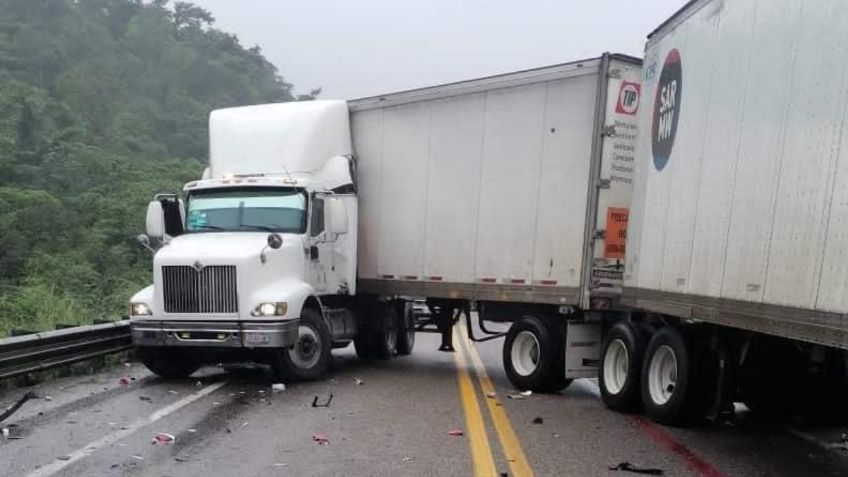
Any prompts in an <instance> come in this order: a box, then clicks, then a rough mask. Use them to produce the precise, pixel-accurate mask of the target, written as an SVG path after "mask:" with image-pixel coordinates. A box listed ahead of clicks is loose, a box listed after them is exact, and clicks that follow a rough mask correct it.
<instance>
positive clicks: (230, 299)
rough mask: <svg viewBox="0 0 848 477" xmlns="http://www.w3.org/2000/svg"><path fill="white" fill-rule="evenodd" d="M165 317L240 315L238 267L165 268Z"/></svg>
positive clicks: (163, 282)
mask: <svg viewBox="0 0 848 477" xmlns="http://www.w3.org/2000/svg"><path fill="white" fill-rule="evenodd" d="M162 289H163V291H164V297H165V313H210V314H211V313H238V288H237V287H236V267H234V266H232V265H210V266H208V267H203V268H201V269H200V270H197V269H195V268H194V267H190V266H173V265H169V266H164V267H162Z"/></svg>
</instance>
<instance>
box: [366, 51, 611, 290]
mask: <svg viewBox="0 0 848 477" xmlns="http://www.w3.org/2000/svg"><path fill="white" fill-rule="evenodd" d="M599 63H600V62H599V61H598V60H597V59H595V60H587V61H586V62H583V63H581V64H572V65H567V67H562V66H560V67H556V68H552V69H551V70H549V71H548V70H545V69H541V70H537V72H535V73H533V74H529V75H524V76H521V75H519V76H518V77H516V76H515V75H513V76H505V77H503V78H502V80H501V81H499V80H497V78H495V79H492V80H484V81H483V82H482V83H480V84H477V85H474V84H469V85H468V86H467V88H463V87H462V85H461V84H460V85H458V86H457V85H448V86H447V87H440V88H435V89H433V90H432V91H430V92H429V93H428V92H427V90H422V91H423V92H422V93H421V97H420V98H419V99H415V98H414V96H415V94H414V92H413V94H412V96H413V98H412V99H409V98H407V95H404V94H403V93H401V94H399V95H397V96H400V98H397V97H394V98H393V95H389V96H387V97H385V98H383V99H382V100H381V99H369V100H363V101H358V102H352V103H351V111H352V113H351V114H352V116H351V119H352V129H353V138H354V148H355V151H356V155H357V160H358V178H359V196H360V230H359V239H360V245H359V279H360V283H366V284H367V283H368V282H369V281H371V282H373V281H386V282H392V283H394V284H395V285H396V284H397V282H404V283H406V284H407V288H405V289H406V290H409V291H417V292H418V293H424V292H427V291H428V290H427V289H426V288H425V287H423V286H421V284H422V283H424V284H429V285H430V286H431V289H430V291H429V292H428V294H430V295H434V294H435V295H436V296H438V293H433V292H432V290H437V291H438V290H442V291H443V290H444V289H443V288H441V287H440V286H439V285H440V284H464V285H466V286H465V287H464V288H463V287H459V288H457V290H460V292H459V293H460V295H459V296H458V297H467V296H464V295H465V294H468V293H471V290H473V289H475V287H478V288H479V287H490V288H491V286H493V285H501V286H503V287H505V288H503V290H505V291H506V290H510V288H509V287H513V288H514V289H515V290H516V291H519V290H523V293H526V292H527V291H528V289H529V288H531V287H532V288H534V289H544V290H542V293H543V294H547V295H548V296H547V297H546V298H544V299H540V300H541V301H548V300H549V301H552V302H561V303H576V300H577V298H578V289H579V286H580V279H581V267H582V265H583V262H582V259H583V258H582V257H583V236H584V228H585V221H586V206H587V191H588V181H589V172H590V156H591V151H592V131H593V123H594V117H595V100H596V97H595V95H596V89H597V83H598V78H597V71H598V68H599ZM405 98H406V99H405ZM366 288H368V287H367V286H366ZM391 290H394V291H396V292H397V291H400V290H402V289H401V288H397V287H394V288H391ZM545 290H547V292H545ZM454 295H456V294H454ZM504 296H505V297H506V298H508V299H509V298H510V297H509V296H507V295H504ZM514 296H515V298H516V299H518V295H514Z"/></svg>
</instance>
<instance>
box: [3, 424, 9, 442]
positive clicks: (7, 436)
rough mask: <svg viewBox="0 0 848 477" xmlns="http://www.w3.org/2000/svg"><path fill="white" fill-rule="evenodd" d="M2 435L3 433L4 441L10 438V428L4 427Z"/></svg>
mask: <svg viewBox="0 0 848 477" xmlns="http://www.w3.org/2000/svg"><path fill="white" fill-rule="evenodd" d="M2 433H3V439H8V438H9V428H8V427H4V428H3V430H2Z"/></svg>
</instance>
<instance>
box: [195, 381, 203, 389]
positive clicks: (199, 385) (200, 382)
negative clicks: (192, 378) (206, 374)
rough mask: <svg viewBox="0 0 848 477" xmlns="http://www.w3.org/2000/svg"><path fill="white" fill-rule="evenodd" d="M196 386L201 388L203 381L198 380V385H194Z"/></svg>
mask: <svg viewBox="0 0 848 477" xmlns="http://www.w3.org/2000/svg"><path fill="white" fill-rule="evenodd" d="M194 385H195V386H197V387H201V386H203V381H199V380H198V381H197V382H196V383H194Z"/></svg>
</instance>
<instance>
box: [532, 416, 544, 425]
mask: <svg viewBox="0 0 848 477" xmlns="http://www.w3.org/2000/svg"><path fill="white" fill-rule="evenodd" d="M543 422H545V421H544V419H542V418H541V417H535V418H533V424H542V423H543Z"/></svg>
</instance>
